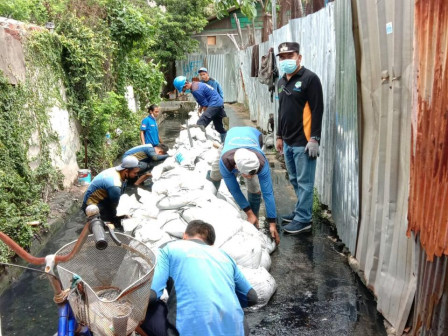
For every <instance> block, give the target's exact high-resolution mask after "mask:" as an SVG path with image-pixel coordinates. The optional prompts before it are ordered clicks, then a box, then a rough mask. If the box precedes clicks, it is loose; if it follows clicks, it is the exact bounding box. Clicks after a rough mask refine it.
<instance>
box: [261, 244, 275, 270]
mask: <svg viewBox="0 0 448 336" xmlns="http://www.w3.org/2000/svg"><path fill="white" fill-rule="evenodd" d="M271 264H272V260H271V256H270V255H269V253H268V251H267V250H265V249H262V250H261V260H260V267H263V268H264V269H266V271H269V270H270V269H271Z"/></svg>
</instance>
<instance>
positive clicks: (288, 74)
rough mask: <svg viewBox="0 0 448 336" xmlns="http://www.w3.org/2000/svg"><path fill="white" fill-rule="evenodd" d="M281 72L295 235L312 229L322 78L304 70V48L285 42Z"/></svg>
mask: <svg viewBox="0 0 448 336" xmlns="http://www.w3.org/2000/svg"><path fill="white" fill-rule="evenodd" d="M278 51H279V52H278V54H277V56H279V60H280V69H281V71H282V72H283V73H284V75H283V77H282V78H281V79H280V80H279V81H278V84H277V87H278V96H279V108H278V125H277V127H278V128H277V142H276V148H277V150H278V151H279V152H281V151H282V152H283V154H284V156H285V163H286V169H287V170H288V175H289V180H290V182H291V184H292V185H293V187H294V191H295V193H296V195H297V203H296V206H295V209H294V211H293V212H292V213H290V214H288V215H286V216H283V217H282V220H283V222H287V223H288V224H287V225H285V226H284V230H285V231H286V232H288V233H291V234H296V233H301V232H304V231H307V230H309V229H311V221H312V207H313V191H314V176H315V172H316V159H317V157H318V156H319V143H320V135H321V126H322V115H323V111H324V102H323V92H322V85H321V82H320V79H319V77H318V76H317V75H316V74H315V73H314V72H312V71H310V70H308V69H306V68H305V67H304V66H301V64H300V62H301V60H302V55H300V45H299V44H298V43H296V42H284V43H281V44H280V45H279V47H278Z"/></svg>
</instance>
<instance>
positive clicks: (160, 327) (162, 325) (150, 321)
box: [140, 300, 250, 336]
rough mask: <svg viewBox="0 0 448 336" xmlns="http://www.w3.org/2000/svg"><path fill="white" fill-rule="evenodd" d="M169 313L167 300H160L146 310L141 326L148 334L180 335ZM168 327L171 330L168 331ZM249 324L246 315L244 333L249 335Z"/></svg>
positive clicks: (156, 335)
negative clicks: (169, 318) (171, 321)
mask: <svg viewBox="0 0 448 336" xmlns="http://www.w3.org/2000/svg"><path fill="white" fill-rule="evenodd" d="M167 314H168V309H167V307H166V304H165V302H163V301H161V300H159V301H157V302H156V303H154V304H151V305H149V306H148V309H147V311H146V317H145V320H144V321H143V323H142V324H141V325H140V328H142V329H143V331H144V332H145V333H147V334H148V336H167V335H168V333H169V335H179V333H178V332H177V330H176V328H174V327H173V326H171V325H170V324H169V323H168V321H167V319H166V316H167ZM168 328H169V329H170V332H168ZM249 332H250V330H249V324H248V323H247V320H246V317H244V335H246V336H247V335H249Z"/></svg>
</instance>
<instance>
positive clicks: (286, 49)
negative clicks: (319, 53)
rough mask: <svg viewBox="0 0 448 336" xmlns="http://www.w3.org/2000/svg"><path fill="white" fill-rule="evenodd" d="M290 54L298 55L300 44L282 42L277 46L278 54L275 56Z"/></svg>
mask: <svg viewBox="0 0 448 336" xmlns="http://www.w3.org/2000/svg"><path fill="white" fill-rule="evenodd" d="M292 52H296V53H298V54H300V44H298V43H297V42H283V43H280V44H279V46H278V54H277V55H276V56H278V55H280V54H286V53H292Z"/></svg>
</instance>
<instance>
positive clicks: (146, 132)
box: [140, 104, 162, 146]
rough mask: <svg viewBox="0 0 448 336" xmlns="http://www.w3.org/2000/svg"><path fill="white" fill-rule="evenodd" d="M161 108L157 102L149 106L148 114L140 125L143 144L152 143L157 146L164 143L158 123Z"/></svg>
mask: <svg viewBox="0 0 448 336" xmlns="http://www.w3.org/2000/svg"><path fill="white" fill-rule="evenodd" d="M159 113H160V108H159V107H158V106H157V105H156V104H152V105H150V106H149V107H148V116H147V117H146V118H145V119H143V120H142V124H141V126H140V141H141V142H142V145H145V144H151V145H153V146H157V145H158V144H159V143H162V139H161V138H160V134H159V126H158V125H157V117H158V116H159Z"/></svg>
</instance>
